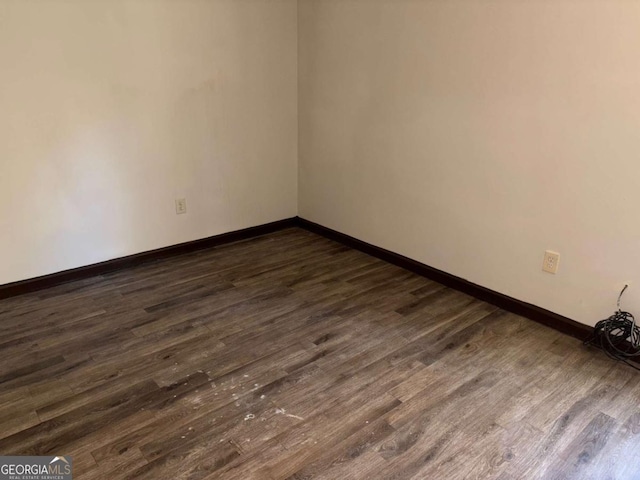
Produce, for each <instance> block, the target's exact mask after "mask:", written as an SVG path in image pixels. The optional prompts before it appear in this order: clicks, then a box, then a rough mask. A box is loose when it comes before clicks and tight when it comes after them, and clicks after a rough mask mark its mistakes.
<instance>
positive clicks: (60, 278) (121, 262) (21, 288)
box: [0, 217, 298, 300]
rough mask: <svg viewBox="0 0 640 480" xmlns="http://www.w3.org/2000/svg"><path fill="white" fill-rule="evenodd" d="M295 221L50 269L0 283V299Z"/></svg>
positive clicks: (254, 234) (295, 222)
mask: <svg viewBox="0 0 640 480" xmlns="http://www.w3.org/2000/svg"><path fill="white" fill-rule="evenodd" d="M297 225H298V218H297V217H294V218H287V219H285V220H279V221H276V222H271V223H266V224H264V225H258V226H256V227H249V228H245V229H242V230H236V231H235V232H228V233H222V234H220V235H214V236H213V237H208V238H202V239H200V240H193V241H191V242H185V243H180V244H178V245H172V246H169V247H164V248H158V249H157V250H150V251H148V252H142V253H136V254H134V255H129V256H126V257H121V258H115V259H113V260H107V261H105V262H100V263H95V264H93V265H87V266H84V267H78V268H74V269H71V270H64V271H62V272H57V273H52V274H50V275H44V276H42V277H36V278H30V279H27V280H22V281H19V282H13V283H7V284H5V285H0V300H1V299H3V298H9V297H15V296H18V295H23V294H25V293H31V292H36V291H38V290H43V289H45V288H49V287H53V286H56V285H60V284H62V283H67V282H72V281H74V280H80V279H83V278H88V277H93V276H96V275H102V274H104V273H108V272H113V271H115V270H120V269H122V268H127V267H132V266H135V265H140V264H142V263H146V262H150V261H153V260H159V259H162V258H167V257H172V256H175V255H181V254H184V253H189V252H194V251H196V250H202V249H205V248H211V247H215V246H218V245H223V244H225V243H231V242H237V241H239V240H246V239H249V238H253V237H258V236H260V235H266V234H268V233H273V232H276V231H278V230H282V229H284V228H289V227H295V226H297Z"/></svg>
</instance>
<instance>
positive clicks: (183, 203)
mask: <svg viewBox="0 0 640 480" xmlns="http://www.w3.org/2000/svg"><path fill="white" fill-rule="evenodd" d="M183 213H187V199H186V198H176V214H177V215H181V214H183Z"/></svg>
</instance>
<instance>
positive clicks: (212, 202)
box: [0, 0, 640, 326]
mask: <svg viewBox="0 0 640 480" xmlns="http://www.w3.org/2000/svg"><path fill="white" fill-rule="evenodd" d="M639 14H640V4H635V3H630V2H625V1H622V0H614V1H611V2H582V3H580V4H577V3H575V2H572V1H570V0H559V1H556V2H553V3H549V2H546V1H543V0H534V1H531V2H525V3H523V2H472V1H466V0H464V1H460V2H414V1H410V0H394V1H390V0H375V1H370V0H353V1H349V2H335V1H330V0H298V1H296V0H277V1H270V2H236V1H233V0H216V1H212V2H195V1H189V2H180V3H176V2H172V1H169V0H161V1H158V2H153V3H148V2H123V1H100V2H90V3H89V2H87V3H69V2H62V1H59V0H54V1H51V2H47V3H46V4H44V3H41V2H39V3H37V4H36V3H32V2H7V3H4V4H2V5H0V24H1V25H2V28H1V29H0V62H2V65H3V67H4V68H3V75H2V77H1V78H0V106H1V109H2V111H3V115H2V116H0V158H1V159H2V160H0V162H2V164H1V165H2V175H1V176H0V200H2V202H3V205H4V206H5V208H4V210H3V215H2V216H1V217H0V227H1V228H2V232H3V234H2V235H0V251H2V252H3V253H2V257H1V260H2V268H1V269H0V285H6V284H10V283H14V282H19V281H23V280H26V279H31V278H35V277H40V276H43V275H48V274H53V273H55V272H61V271H66V270H69V269H75V268H78V267H83V266H86V265H92V264H96V263H98V262H104V261H109V260H112V259H118V258H121V257H127V256H131V255H135V254H139V253H141V252H147V251H153V250H155V249H160V248H163V247H169V246H171V245H176V244H184V243H185V242H190V241H194V240H198V239H206V238H210V237H212V236H216V235H218V234H224V233H227V232H234V231H237V230H242V229H246V228H248V227H255V226H259V225H264V224H271V223H272V222H275V221H279V220H283V219H291V218H294V217H296V216H299V217H301V218H302V219H304V220H307V221H309V222H312V223H314V224H317V225H320V226H323V227H326V228H328V229H330V230H332V231H334V232H338V233H342V234H345V235H347V236H349V238H352V239H356V240H359V241H361V242H363V243H364V244H367V245H371V246H374V247H378V248H379V249H382V250H384V251H387V252H392V253H394V254H397V255H398V256H400V257H403V258H408V259H411V260H413V261H415V262H417V263H418V264H421V265H425V266H428V267H431V268H432V269H433V270H436V271H440V272H445V273H447V274H450V275H451V276H453V277H455V278H458V279H464V281H466V282H468V283H469V284H474V285H477V286H479V287H482V288H484V289H486V290H488V291H491V292H497V294H501V295H503V296H505V297H509V298H512V299H516V300H517V301H521V302H524V303H527V304H532V305H535V306H537V307H540V308H541V309H544V310H546V311H549V312H554V313H555V314H557V315H558V316H562V317H565V318H569V319H573V320H575V321H577V322H579V323H581V324H583V325H586V326H590V325H593V324H595V322H596V321H598V320H600V319H602V318H604V317H606V316H608V315H609V314H610V313H611V312H612V310H613V309H614V308H615V301H616V298H617V294H618V292H619V291H620V289H621V288H622V286H623V285H624V284H626V283H629V284H630V288H629V290H628V291H627V293H626V294H625V297H624V299H623V301H624V306H625V308H626V309H628V310H630V311H633V310H634V309H637V307H638V306H639V305H640V293H639V292H638V291H637V290H636V285H640V283H638V282H636V278H637V275H638V274H637V268H636V265H635V258H636V255H635V250H636V246H637V245H638V239H639V238H640V227H639V226H637V225H636V223H635V222H634V208H635V205H636V204H637V203H638V200H640V198H639V197H640V193H638V192H639V191H638V190H637V189H636V188H635V178H636V176H637V175H635V174H636V172H637V170H638V167H637V162H636V161H635V158H634V154H635V152H636V151H638V147H639V146H640V145H639V143H640V136H638V135H637V126H638V123H639V121H640V114H639V113H638V112H640V108H639V107H640V98H639V97H638V96H637V95H636V92H635V91H636V86H637V85H638V83H639V81H640V68H639V67H638V66H637V62H636V61H635V58H636V56H637V55H636V52H635V45H637V44H638V41H639V40H640V28H638V27H639V26H640V20H638V19H639V18H640V15H639ZM26 39H28V40H29V41H28V42H27V41H26ZM79 39H81V41H79ZM180 199H186V208H187V212H186V214H177V213H176V204H175V202H176V200H180ZM546 250H552V251H555V252H558V253H559V254H560V263H559V269H558V272H557V273H556V274H555V275H554V274H549V273H546V272H543V271H542V258H543V253H544V252H545V251H546Z"/></svg>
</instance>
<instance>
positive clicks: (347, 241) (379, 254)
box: [0, 217, 592, 340]
mask: <svg viewBox="0 0 640 480" xmlns="http://www.w3.org/2000/svg"><path fill="white" fill-rule="evenodd" d="M290 227H300V228H304V229H305V230H308V231H310V232H313V233H316V234H318V235H321V236H323V237H326V238H329V239H331V240H334V241H337V242H339V243H342V244H344V245H346V246H348V247H351V248H354V249H356V250H359V251H361V252H364V253H367V254H369V255H372V256H374V257H376V258H379V259H381V260H384V261H386V262H389V263H392V264H393V265H397V266H399V267H402V268H404V269H406V270H409V271H411V272H414V273H417V274H418V275H422V276H424V277H426V278H429V279H431V280H434V281H436V282H439V283H441V284H443V285H446V286H447V287H450V288H454V289H456V290H459V291H461V292H464V293H466V294H468V295H471V296H473V297H475V298H478V299H480V300H483V301H485V302H488V303H491V304H493V305H496V306H498V307H500V308H503V309H504V310H508V311H510V312H513V313H516V314H518V315H522V316H523V317H526V318H529V319H531V320H534V321H536V322H538V323H541V324H543V325H547V326H549V327H551V328H554V329H556V330H558V331H560V332H562V333H565V334H567V335H571V336H572V337H576V338H579V339H581V340H584V339H586V338H588V337H589V336H590V335H591V332H592V328H591V327H589V326H587V325H584V324H582V323H579V322H576V321H575V320H571V319H570V318H567V317H563V316H562V315H558V314H557V313H553V312H551V311H549V310H545V309H544V308H540V307H538V306H536V305H532V304H530V303H526V302H523V301H521V300H517V299H515V298H512V297H509V296H507V295H503V294H502V293H498V292H496V291H493V290H490V289H488V288H485V287H482V286H480V285H477V284H475V283H471V282H469V281H468V280H465V279H463V278H460V277H456V276H455V275H451V274H450V273H447V272H444V271H442V270H438V269H436V268H433V267H430V266H428V265H425V264H423V263H420V262H418V261H416V260H413V259H411V258H408V257H405V256H403V255H400V254H398V253H395V252H392V251H390V250H385V249H384V248H380V247H376V246H374V245H371V244H370V243H367V242H364V241H362V240H358V239H357V238H354V237H351V236H349V235H346V234H344V233H340V232H338V231H336V230H332V229H330V228H327V227H324V226H322V225H319V224H317V223H313V222H310V221H309V220H305V219H303V218H299V217H294V218H288V219H285V220H279V221H276V222H271V223H267V224H264V225H259V226H256V227H250V228H245V229H243V230H237V231H235V232H229V233H223V234H221V235H215V236H213V237H208V238H203V239H200V240H194V241H191V242H186V243H181V244H178V245H172V246H169V247H164V248H159V249H157V250H151V251H148V252H142V253H137V254H134V255H129V256H127V257H121V258H116V259H113V260H107V261H105V262H101V263H96V264H93V265H87V266H84V267H79V268H74V269H71V270H65V271H62V272H58V273H53V274H50V275H45V276H42V277H36V278H31V279H28V280H22V281H19V282H14V283H8V284H6V285H0V299H4V298H9V297H15V296H18V295H23V294H25V293H31V292H35V291H38V290H43V289H45V288H49V287H53V286H56V285H60V284H62V283H67V282H71V281H74V280H80V279H83V278H88V277H92V276H95V275H102V274H104V273H108V272H113V271H115V270H120V269H122V268H127V267H132V266H136V265H140V264H142V263H146V262H150V261H154V260H160V259H163V258H168V257H172V256H175V255H181V254H184V253H189V252H194V251H196V250H202V249H205V248H211V247H215V246H218V245H223V244H225V243H231V242H236V241H239V240H246V239H249V238H253V237H258V236H260V235H266V234H268V233H273V232H276V231H278V230H282V229H284V228H290Z"/></svg>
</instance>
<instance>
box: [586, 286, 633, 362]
mask: <svg viewBox="0 0 640 480" xmlns="http://www.w3.org/2000/svg"><path fill="white" fill-rule="evenodd" d="M627 287H628V285H625V286H624V288H623V289H622V291H621V292H620V295H619V296H618V311H617V312H615V313H614V314H613V315H611V316H610V317H609V318H606V319H604V320H600V321H599V322H598V323H596V325H595V327H594V328H593V334H592V335H591V337H589V338H588V339H586V340H585V341H584V344H585V345H593V346H595V347H598V348H600V349H601V350H603V351H604V352H605V353H606V354H607V355H608V356H609V357H611V358H613V359H615V360H619V361H621V362H624V363H626V364H627V365H629V366H631V367H633V368H635V369H636V370H640V367H638V366H636V365H634V364H632V363H630V362H629V360H630V359H633V358H635V357H640V328H638V326H637V325H636V321H635V318H634V316H633V315H632V314H630V313H629V312H623V311H622V310H621V309H620V299H621V298H622V294H623V293H624V291H625V290H626V289H627Z"/></svg>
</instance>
